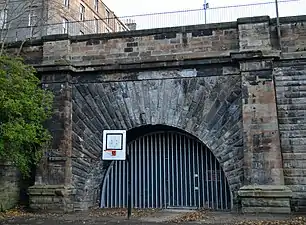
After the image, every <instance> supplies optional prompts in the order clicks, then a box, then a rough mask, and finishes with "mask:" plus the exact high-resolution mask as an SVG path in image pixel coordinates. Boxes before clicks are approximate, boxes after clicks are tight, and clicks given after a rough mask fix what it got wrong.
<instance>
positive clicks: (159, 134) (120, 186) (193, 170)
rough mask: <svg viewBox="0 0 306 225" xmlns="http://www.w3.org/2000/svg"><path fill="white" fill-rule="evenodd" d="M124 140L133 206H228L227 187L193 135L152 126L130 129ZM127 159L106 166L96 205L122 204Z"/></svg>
mask: <svg viewBox="0 0 306 225" xmlns="http://www.w3.org/2000/svg"><path fill="white" fill-rule="evenodd" d="M139 133H141V135H139ZM137 134H138V135H137ZM128 139H130V140H129V142H128V145H127V152H128V154H129V156H130V161H131V200H132V207H133V208H210V209H214V210H226V209H230V208H231V194H230V191H229V186H228V183H227V180H226V177H225V174H224V172H223V170H222V168H221V166H220V164H219V162H218V161H217V159H216V158H215V157H214V155H213V153H212V152H211V151H210V150H209V149H208V148H207V147H206V146H205V145H204V144H203V143H201V142H200V141H199V140H197V139H196V138H195V137H193V136H191V135H189V134H187V133H185V132H182V131H181V130H177V129H173V128H171V129H170V128H169V127H159V128H157V127H156V126H152V127H151V128H147V129H143V130H138V131H136V132H134V133H132V134H131V133H130V135H128ZM127 163H128V162H126V161H114V163H112V164H111V166H110V167H109V169H108V171H107V174H106V176H105V179H104V181H103V184H102V190H101V207H105V208H123V207H127V204H128V201H127V197H128V180H127V168H128V167H127V166H128V164H127Z"/></svg>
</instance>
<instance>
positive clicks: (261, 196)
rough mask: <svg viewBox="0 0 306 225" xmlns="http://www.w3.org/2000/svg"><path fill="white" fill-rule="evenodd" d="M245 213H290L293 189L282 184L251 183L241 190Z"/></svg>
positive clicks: (240, 195) (240, 194)
mask: <svg viewBox="0 0 306 225" xmlns="http://www.w3.org/2000/svg"><path fill="white" fill-rule="evenodd" d="M238 193H239V197H240V199H241V205H242V212H243V213H290V212H291V208H290V199H291V197H292V191H291V190H290V189H289V188H288V187H286V186H282V185H249V186H243V187H242V188H240V190H239V192H238Z"/></svg>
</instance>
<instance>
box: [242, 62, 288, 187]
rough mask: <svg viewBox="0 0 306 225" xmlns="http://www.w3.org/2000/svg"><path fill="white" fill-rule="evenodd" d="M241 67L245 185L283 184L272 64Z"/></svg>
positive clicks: (251, 63)
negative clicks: (268, 66) (268, 67)
mask: <svg viewBox="0 0 306 225" xmlns="http://www.w3.org/2000/svg"><path fill="white" fill-rule="evenodd" d="M243 64H248V65H242V66H241V69H242V72H241V74H242V82H243V129H244V135H245V136H244V148H245V149H244V152H245V154H244V163H245V164H244V165H245V183H246V184H258V185H268V184H276V185H279V184H284V177H283V166H282V156H281V150H280V138H279V130H278V118H277V110H276V99H275V98H276V96H275V90H274V84H273V80H272V67H270V69H269V70H267V68H266V67H267V66H266V65H270V66H272V62H271V61H268V62H265V63H261V64H259V63H258V62H246V63H243ZM263 65H264V66H263ZM245 68H248V70H247V71H246V72H244V69H245ZM250 68H252V70H251V71H250Z"/></svg>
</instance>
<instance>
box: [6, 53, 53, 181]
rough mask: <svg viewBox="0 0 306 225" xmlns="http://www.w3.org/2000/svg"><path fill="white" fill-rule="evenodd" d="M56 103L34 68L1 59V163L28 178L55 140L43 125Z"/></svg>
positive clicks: (21, 61) (18, 59)
mask: <svg viewBox="0 0 306 225" xmlns="http://www.w3.org/2000/svg"><path fill="white" fill-rule="evenodd" d="M52 101H53V95H52V93H51V92H49V91H47V90H44V89H42V88H41V85H40V80H39V79H38V78H37V76H36V73H35V69H34V68H33V67H32V66H29V65H26V64H25V63H24V62H23V60H22V59H20V58H15V57H9V56H0V160H3V161H8V162H11V163H13V164H14V165H15V166H17V167H18V168H19V170H20V172H21V173H22V174H23V175H24V176H25V177H26V176H28V175H29V172H30V169H31V167H32V166H33V165H35V164H37V163H38V162H39V160H40V159H41V156H42V150H43V149H44V148H45V147H46V145H47V144H48V143H49V141H50V139H51V136H50V134H49V132H48V130H47V129H45V127H44V126H43V123H44V121H46V120H47V119H48V118H49V117H50V116H51V110H52Z"/></svg>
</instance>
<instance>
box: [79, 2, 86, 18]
mask: <svg viewBox="0 0 306 225" xmlns="http://www.w3.org/2000/svg"><path fill="white" fill-rule="evenodd" d="M84 20H85V6H84V5H82V4H80V21H84Z"/></svg>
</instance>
